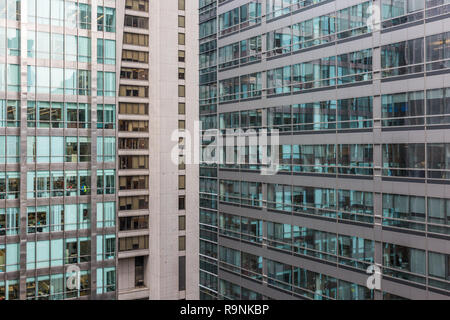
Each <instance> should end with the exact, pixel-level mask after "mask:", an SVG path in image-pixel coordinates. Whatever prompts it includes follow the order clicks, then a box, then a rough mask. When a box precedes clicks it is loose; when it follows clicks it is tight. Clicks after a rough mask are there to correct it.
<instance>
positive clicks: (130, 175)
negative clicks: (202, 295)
mask: <svg viewBox="0 0 450 320" xmlns="http://www.w3.org/2000/svg"><path fill="white" fill-rule="evenodd" d="M123 2H125V1H123ZM117 6H118V12H120V15H119V16H118V20H119V19H123V21H124V29H123V40H122V41H121V42H122V44H121V49H120V50H119V51H118V52H120V51H121V52H122V54H121V56H122V59H121V62H120V63H121V69H120V86H119V98H118V99H119V115H118V117H119V118H118V119H119V126H118V137H119V171H118V172H119V191H118V192H119V222H120V223H119V261H118V281H119V282H118V287H119V299H196V298H197V297H198V285H197V283H198V236H197V233H198V231H196V230H198V200H197V199H198V191H197V190H198V166H195V165H193V164H190V163H186V161H185V158H186V156H187V155H186V154H185V150H184V147H185V145H186V143H187V141H186V140H187V139H186V138H185V136H184V132H185V131H187V132H192V131H193V130H194V121H195V120H197V119H198V109H197V101H198V93H197V92H198V91H197V87H198V80H197V79H198V73H197V70H198V63H197V59H198V57H197V52H198V51H197V41H198V40H197V39H198V37H197V34H198V32H197V30H198V26H197V19H196V16H197V11H198V5H197V3H196V2H195V1H194V2H193V1H184V0H176V1H175V0H171V1H142V0H139V1H138V0H133V1H126V3H122V4H120V5H119V4H117ZM118 23H119V25H120V24H121V21H120V22H118ZM174 147H175V149H176V152H174V151H173V149H174ZM174 153H176V156H177V158H176V159H172V157H173V154H174Z"/></svg>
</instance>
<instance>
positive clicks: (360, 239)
mask: <svg viewBox="0 0 450 320" xmlns="http://www.w3.org/2000/svg"><path fill="white" fill-rule="evenodd" d="M449 10H450V4H449V1H431V0H426V1H410V0H397V1H391V0H373V1H367V0H339V1H337V0H336V1H332V0H315V1H309V0H308V1H305V0H285V1H281V0H252V1H249V0H217V1H216V0H200V5H199V23H200V26H199V32H200V40H199V49H200V69H199V70H200V71H199V77H200V84H199V85H200V97H199V102H200V105H199V108H200V119H201V121H202V123H203V129H204V130H207V129H218V130H219V131H220V133H224V132H227V134H228V137H230V136H231V133H230V132H229V131H226V130H227V129H228V130H231V129H242V130H244V131H246V130H250V129H254V130H256V131H260V132H262V130H263V129H268V130H269V131H272V133H274V134H275V133H276V130H278V131H279V133H280V137H279V141H280V143H279V148H278V149H277V150H278V151H279V152H278V154H279V158H278V163H279V167H278V169H279V171H278V173H277V174H275V175H261V174H260V170H261V168H262V167H263V164H262V163H261V162H260V160H261V159H260V154H261V152H262V151H264V150H258V151H257V152H255V153H254V154H253V156H254V157H256V159H257V162H254V163H249V162H248V161H247V162H245V163H237V162H235V163H227V162H225V161H219V158H220V159H223V158H224V156H228V153H229V152H231V153H232V157H231V159H233V158H234V156H235V155H236V153H238V151H239V150H238V149H236V148H235V149H231V151H230V149H229V148H227V147H221V146H216V147H215V151H216V155H217V164H216V165H214V164H211V163H206V162H204V163H203V164H202V165H201V166H200V233H199V235H200V259H199V260H200V284H199V288H200V298H201V299H376V300H390V299H448V298H449V296H450V238H449V235H450V229H449V221H450V220H449V218H450V189H449V187H448V185H449V181H450V162H449V160H450V140H449V137H450V131H449V129H450V117H449V113H450V85H449V83H450V82H449V80H450V69H449V68H450V62H449V57H450V55H449V54H450V46H449V43H450V18H449V15H448V12H449ZM213 140H214V139H211V138H210V137H209V136H208V137H205V138H204V139H203V145H204V147H206V146H208V145H209V146H211V145H213V144H210V143H211V142H212V141H213ZM216 142H217V140H216ZM213 149H214V148H213ZM241 151H242V150H241ZM243 152H244V155H245V156H246V159H249V158H251V157H249V155H250V154H251V151H249V148H244V149H243ZM367 270H371V271H372V272H373V271H378V270H379V271H380V273H381V277H380V279H381V281H380V286H378V281H376V280H377V279H378V273H375V274H368V273H367V272H366V271H367ZM371 275H372V277H371V278H369V276H371ZM368 280H369V281H368Z"/></svg>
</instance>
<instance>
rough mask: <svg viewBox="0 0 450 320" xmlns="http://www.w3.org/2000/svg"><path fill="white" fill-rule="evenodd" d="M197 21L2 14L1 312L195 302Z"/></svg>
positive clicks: (83, 11)
mask: <svg viewBox="0 0 450 320" xmlns="http://www.w3.org/2000/svg"><path fill="white" fill-rule="evenodd" d="M197 11H198V6H197V5H194V6H192V7H191V4H190V3H189V4H186V5H185V3H184V1H175V0H172V1H166V2H164V3H163V2H161V1H148V0H126V1H125V0H124V1H115V0H79V1H70V0H28V1H25V0H8V1H1V3H0V112H1V115H0V300H5V299H6V300H13V299H51V300H54V299H73V298H75V299H184V298H195V297H197V296H198V288H197V282H198V272H197V271H195V272H193V271H192V270H197V269H195V268H196V267H197V268H198V241H197V239H196V238H194V236H195V234H196V230H197V229H198V223H197V217H198V210H197V209H196V208H197V206H198V204H197V200H196V199H198V195H197V194H198V193H197V192H195V193H193V192H190V191H189V190H190V189H189V187H193V188H194V190H197V188H198V187H197V186H198V172H197V169H196V168H195V166H191V165H186V166H183V163H180V164H179V163H175V162H173V161H171V158H170V155H171V149H172V146H174V147H176V148H178V149H180V150H181V151H179V154H180V155H181V156H180V158H182V155H183V152H182V144H181V142H179V141H178V140H179V138H177V139H176V140H174V139H173V138H172V132H173V131H175V134H176V135H181V133H179V132H178V131H176V130H178V128H181V129H191V127H192V126H193V122H194V120H195V119H196V118H197V117H196V114H197V110H196V108H195V105H194V107H193V106H192V104H193V103H195V104H196V103H197V100H198V97H197V90H195V89H194V88H196V86H197V83H196V81H197V76H198V73H197V70H198V67H197V56H196V55H197V53H196V52H197V51H196V50H197V49H194V50H193V51H190V50H186V47H187V45H188V44H190V43H192V45H191V47H193V48H197V45H196V44H197V36H196V34H197V29H198V28H197V21H195V19H191V18H190V17H188V14H190V13H191V12H194V13H195V14H196V13H197ZM164 15H165V16H166V18H163V17H164ZM192 26H194V27H193V30H194V31H193V32H191V33H187V32H186V30H187V28H192ZM191 68H192V70H191ZM175 92H178V94H174V93H175ZM193 109H195V111H192V110H193ZM186 110H187V111H191V113H188V112H186ZM161 121H163V122H164V123H161ZM181 132H182V131H181ZM172 140H174V141H172ZM178 143H179V144H180V146H177V144H178ZM179 203H180V205H179ZM193 208H194V210H193ZM190 212H193V214H190ZM188 213H189V214H188ZM191 268H194V269H191ZM191 275H193V276H191Z"/></svg>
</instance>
